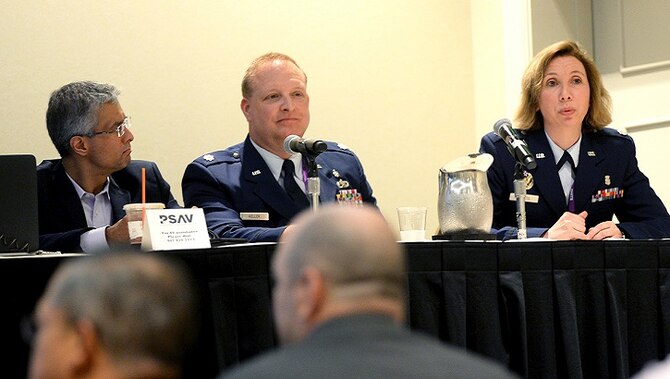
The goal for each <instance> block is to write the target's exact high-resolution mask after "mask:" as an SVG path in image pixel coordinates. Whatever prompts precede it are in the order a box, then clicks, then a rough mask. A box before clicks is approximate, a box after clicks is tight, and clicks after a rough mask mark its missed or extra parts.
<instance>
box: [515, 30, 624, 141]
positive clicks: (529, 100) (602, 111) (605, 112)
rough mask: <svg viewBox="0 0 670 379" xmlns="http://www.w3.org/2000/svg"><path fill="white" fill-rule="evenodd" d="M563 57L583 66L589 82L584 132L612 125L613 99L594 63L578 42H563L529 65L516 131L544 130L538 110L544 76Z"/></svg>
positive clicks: (524, 80)
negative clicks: (555, 60) (551, 65)
mask: <svg viewBox="0 0 670 379" xmlns="http://www.w3.org/2000/svg"><path fill="white" fill-rule="evenodd" d="M563 56H572V57H575V58H577V59H578V60H579V61H580V62H582V64H583V65H584V69H585V70H586V77H587V79H588V81H589V88H590V92H591V96H590V99H589V110H588V112H587V113H586V116H585V117H584V121H583V122H582V130H583V131H594V130H599V129H602V128H604V127H605V126H607V125H608V124H609V123H610V122H612V98H611V97H610V95H609V93H608V92H607V90H606V89H605V87H604V86H603V83H602V79H601V78H600V73H599V72H598V68H597V67H596V65H595V63H594V62H593V59H591V57H590V56H589V55H588V53H587V52H586V51H585V50H584V49H582V48H581V47H580V46H579V44H578V43H577V42H575V41H572V40H564V41H560V42H556V43H554V44H553V45H550V46H548V47H546V48H544V50H542V51H540V52H539V53H538V54H537V55H536V56H535V57H534V58H533V60H531V62H530V63H529V64H528V67H527V68H526V71H525V72H524V74H523V79H522V80H521V102H520V104H519V108H518V110H517V113H516V120H515V121H516V127H517V128H519V129H521V130H527V131H532V130H540V129H542V128H543V127H544V119H543V118H542V113H540V110H539V97H540V92H541V91H542V81H543V79H544V73H545V71H546V69H547V66H549V64H550V63H551V61H552V60H554V58H557V57H563Z"/></svg>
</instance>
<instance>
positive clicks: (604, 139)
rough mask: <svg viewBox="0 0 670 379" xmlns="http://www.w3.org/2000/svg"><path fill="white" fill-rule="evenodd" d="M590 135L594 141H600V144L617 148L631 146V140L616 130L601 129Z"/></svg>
mask: <svg viewBox="0 0 670 379" xmlns="http://www.w3.org/2000/svg"><path fill="white" fill-rule="evenodd" d="M592 133H593V135H594V137H595V139H596V140H598V141H600V143H605V144H614V145H617V146H624V145H633V138H631V136H629V135H628V134H626V133H625V132H621V131H619V130H617V129H613V128H603V129H600V130H596V131H594V132H592Z"/></svg>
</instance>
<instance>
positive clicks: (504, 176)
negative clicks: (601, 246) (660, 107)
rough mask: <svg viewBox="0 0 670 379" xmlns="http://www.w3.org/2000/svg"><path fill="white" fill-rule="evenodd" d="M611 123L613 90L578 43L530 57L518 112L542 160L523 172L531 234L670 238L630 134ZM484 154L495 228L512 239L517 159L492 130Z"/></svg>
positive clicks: (669, 228) (518, 122)
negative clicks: (490, 157)
mask: <svg viewBox="0 0 670 379" xmlns="http://www.w3.org/2000/svg"><path fill="white" fill-rule="evenodd" d="M611 120H612V117H611V98H610V96H609V93H608V92H607V90H606V89H605V88H604V86H603V84H602V81H601V78H600V74H599V72H598V69H597V68H596V66H595V64H594V63H593V60H592V59H591V58H590V57H589V56H588V54H587V53H586V52H585V51H584V50H583V49H582V48H581V47H580V46H579V45H578V44H577V43H576V42H574V41H569V40H566V41H561V42H558V43H555V44H553V45H551V46H549V47H547V48H545V49H544V50H542V51H541V52H540V53H538V54H537V55H536V56H535V57H534V58H533V60H532V61H531V62H530V64H529V65H528V67H527V68H526V71H525V73H524V76H523V80H522V97H521V102H520V105H519V110H518V111H517V117H516V126H517V127H518V129H519V130H521V132H522V133H521V136H522V138H523V139H524V140H525V141H526V143H527V144H528V147H529V149H530V151H531V152H532V153H533V154H534V157H535V159H536V162H537V168H535V169H533V170H528V171H527V176H526V179H527V180H526V188H527V194H528V197H527V199H526V224H527V226H528V228H527V233H528V237H546V238H550V239H560V240H570V239H594V240H600V239H605V238H622V237H623V238H636V239H639V238H663V237H670V216H669V215H668V211H667V210H666V208H665V206H664V205H663V203H662V202H661V200H660V199H659V198H658V196H657V195H656V194H655V193H654V190H653V189H652V188H651V186H650V185H649V179H647V177H646V176H645V175H644V174H643V173H642V172H641V171H640V169H639V168H638V164H637V159H636V158H635V145H634V143H633V139H632V138H630V137H629V136H627V135H623V134H621V133H619V132H618V131H616V130H614V129H611V128H606V126H607V125H608V124H609V123H610V122H611ZM480 151H482V152H486V153H489V154H491V155H493V157H494V162H493V165H492V166H491V168H490V169H489V171H488V180H489V185H490V187H491V192H492V194H493V202H494V216H493V228H494V229H495V230H496V232H497V234H498V236H499V237H500V238H502V239H508V238H514V237H515V236H516V234H517V230H516V228H515V227H514V226H515V225H516V203H515V200H514V197H513V196H510V194H513V193H514V170H515V167H514V166H515V159H514V157H513V156H512V155H511V154H510V153H509V152H508V150H507V147H506V145H505V142H504V141H503V140H502V139H501V138H500V137H498V136H497V135H495V134H494V133H493V132H491V133H488V134H487V135H486V136H484V137H483V138H482V140H481V146H480ZM615 215H616V218H617V220H618V223H615V222H614V221H612V220H613V216H615Z"/></svg>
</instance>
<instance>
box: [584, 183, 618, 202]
mask: <svg viewBox="0 0 670 379" xmlns="http://www.w3.org/2000/svg"><path fill="white" fill-rule="evenodd" d="M622 197H623V189H619V187H612V188H605V189H602V190H598V192H596V193H595V195H593V196H591V202H592V203H599V202H601V201H605V200H614V199H620V198H622Z"/></svg>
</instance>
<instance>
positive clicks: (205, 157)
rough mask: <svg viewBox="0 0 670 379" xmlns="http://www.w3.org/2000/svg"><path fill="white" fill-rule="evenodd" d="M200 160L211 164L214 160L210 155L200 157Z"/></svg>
mask: <svg viewBox="0 0 670 379" xmlns="http://www.w3.org/2000/svg"><path fill="white" fill-rule="evenodd" d="M202 159H204V160H206V161H207V162H211V161H213V160H214V156H213V155H212V154H205V155H203V156H202Z"/></svg>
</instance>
